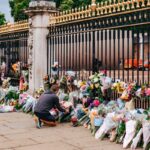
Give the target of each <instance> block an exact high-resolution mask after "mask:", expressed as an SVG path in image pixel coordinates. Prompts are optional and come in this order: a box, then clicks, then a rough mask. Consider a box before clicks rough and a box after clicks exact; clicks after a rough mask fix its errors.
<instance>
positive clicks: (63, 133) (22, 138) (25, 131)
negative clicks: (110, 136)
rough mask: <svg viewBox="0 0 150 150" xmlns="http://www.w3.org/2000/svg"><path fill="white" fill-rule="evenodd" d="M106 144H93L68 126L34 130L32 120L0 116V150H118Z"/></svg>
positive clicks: (24, 116) (25, 116) (89, 137)
mask: <svg viewBox="0 0 150 150" xmlns="http://www.w3.org/2000/svg"><path fill="white" fill-rule="evenodd" d="M121 149H122V146H121V145H117V144H114V143H110V142H109V141H99V140H95V139H94V137H92V135H91V134H90V132H89V131H88V130H87V129H85V128H83V127H76V128H73V127H71V126H70V124H59V125H58V126H57V127H43V128H42V129H36V128H35V124H34V121H33V118H32V116H30V115H28V114H23V113H6V114H0V150H121Z"/></svg>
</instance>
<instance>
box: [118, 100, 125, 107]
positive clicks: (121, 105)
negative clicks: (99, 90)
mask: <svg viewBox="0 0 150 150" xmlns="http://www.w3.org/2000/svg"><path fill="white" fill-rule="evenodd" d="M117 105H118V107H119V108H120V109H123V108H124V107H125V103H124V102H123V101H122V100H121V99H120V98H118V99H117Z"/></svg>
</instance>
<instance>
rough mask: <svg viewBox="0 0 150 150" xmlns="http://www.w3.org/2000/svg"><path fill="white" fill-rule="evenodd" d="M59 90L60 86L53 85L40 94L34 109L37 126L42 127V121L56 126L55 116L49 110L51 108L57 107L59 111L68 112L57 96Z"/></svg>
mask: <svg viewBox="0 0 150 150" xmlns="http://www.w3.org/2000/svg"><path fill="white" fill-rule="evenodd" d="M58 90H59V86H58V85H53V86H52V87H51V89H50V91H47V92H45V93H44V94H42V95H41V96H40V98H39V100H38V102H37V104H36V106H35V109H34V114H35V116H36V117H37V119H36V120H35V121H36V127H37V128H41V123H42V122H43V123H44V124H46V125H49V126H56V120H55V117H54V116H53V115H51V114H50V112H49V111H50V110H51V109H53V108H57V109H58V110H59V111H61V112H64V113H67V110H65V109H63V108H62V107H61V106H60V104H59V98H58V97H57V96H56V93H57V92H58Z"/></svg>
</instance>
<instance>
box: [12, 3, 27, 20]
mask: <svg viewBox="0 0 150 150" xmlns="http://www.w3.org/2000/svg"><path fill="white" fill-rule="evenodd" d="M29 2H30V0H9V6H10V8H11V15H12V17H13V18H14V21H20V20H25V19H27V18H28V16H27V15H26V14H25V13H24V9H26V8H28V7H29Z"/></svg>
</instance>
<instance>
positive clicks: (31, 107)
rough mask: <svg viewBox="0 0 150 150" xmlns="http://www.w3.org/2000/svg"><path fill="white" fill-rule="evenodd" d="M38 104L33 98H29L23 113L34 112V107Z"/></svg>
mask: <svg viewBox="0 0 150 150" xmlns="http://www.w3.org/2000/svg"><path fill="white" fill-rule="evenodd" d="M36 103H37V101H36V99H35V98H33V97H32V96H28V97H27V101H26V103H25V105H24V106H23V107H22V109H23V111H24V112H26V113H28V112H30V111H32V112H34V107H35V105H36Z"/></svg>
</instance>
